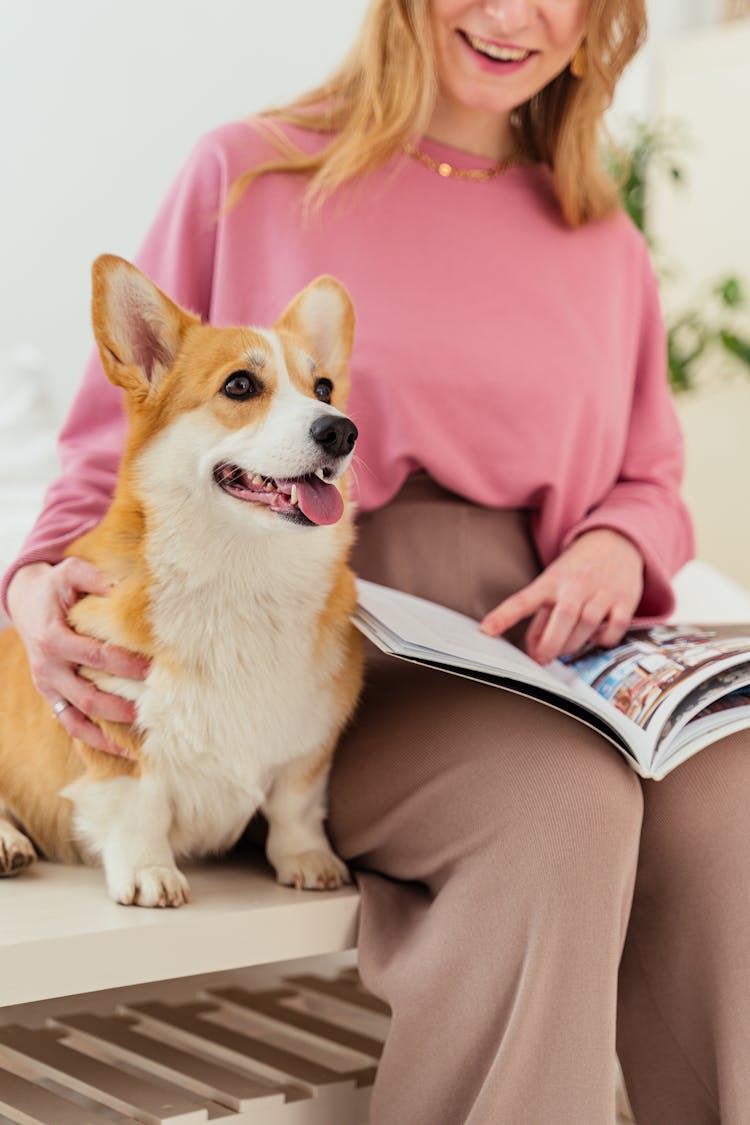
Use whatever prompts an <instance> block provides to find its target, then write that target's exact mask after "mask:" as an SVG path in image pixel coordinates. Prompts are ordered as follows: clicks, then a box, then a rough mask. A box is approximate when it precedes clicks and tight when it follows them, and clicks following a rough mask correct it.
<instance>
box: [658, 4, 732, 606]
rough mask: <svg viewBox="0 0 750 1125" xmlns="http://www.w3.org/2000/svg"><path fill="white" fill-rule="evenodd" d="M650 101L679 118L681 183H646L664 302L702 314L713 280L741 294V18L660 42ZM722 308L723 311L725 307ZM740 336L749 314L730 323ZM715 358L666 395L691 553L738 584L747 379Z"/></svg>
mask: <svg viewBox="0 0 750 1125" xmlns="http://www.w3.org/2000/svg"><path fill="white" fill-rule="evenodd" d="M657 62H658V65H657V72H656V78H657V81H656V85H655V97H654V105H655V108H656V110H657V112H659V113H660V114H662V115H664V116H666V117H670V118H674V117H679V118H681V119H682V120H683V121H685V123H686V126H687V129H688V131H689V135H690V144H689V147H688V148H687V149H686V151H685V153H684V156H683V158H682V162H683V164H684V168H685V172H686V177H687V185H686V188H685V190H680V191H676V190H674V189H672V188H671V187H670V186H669V184H668V183H667V182H666V181H664V180H661V179H660V180H659V181H658V182H655V183H654V191H653V203H652V205H653V225H654V230H655V233H656V234H657V235H658V237H659V241H660V243H661V245H662V247H663V250H664V252H665V254H666V256H667V257H668V258H669V260H670V261H672V262H674V263H676V264H678V266H679V273H678V276H677V277H676V279H675V283H674V284H672V285H670V286H668V287H666V288H665V290H664V299H665V304H666V307H667V310H668V311H670V310H672V309H674V310H679V309H684V308H688V307H695V306H696V305H697V306H698V307H699V308H701V309H702V310H703V311H704V313H705V312H706V311H708V315H709V317H711V315H712V313H711V309H710V304H709V305H707V304H706V301H705V298H704V297H703V296H702V294H703V293H705V291H706V289H707V288H708V286H709V285H710V284H711V283H712V282H713V281H715V279H716V278H717V277H720V276H722V275H725V274H727V273H736V274H739V275H740V277H742V278H743V279H744V281H745V285H746V289H747V290H748V296H749V297H750V222H749V221H748V204H749V202H750V145H749V144H748V140H749V139H750V128H749V127H748V123H747V112H748V107H750V19H748V20H738V21H736V22H734V23H730V24H723V25H721V26H717V27H712V28H704V29H693V30H691V31H688V32H685V33H684V34H682V35H680V36H677V37H675V38H673V39H671V40H669V41H668V42H665V43H664V44H663V45H662V47H661V50H660V51H659V52H658V56H657ZM725 315H726V314H725ZM739 326H741V328H742V331H743V334H744V335H745V337H746V338H748V337H750V312H748V311H746V312H745V314H744V318H743V319H742V321H741V322H740V325H739ZM729 370H730V369H729V366H728V365H726V364H723V363H721V362H720V361H719V360H718V359H714V361H713V362H712V363H711V364H710V365H707V366H706V368H705V370H704V372H703V373H702V384H703V385H702V386H701V387H700V389H699V390H698V391H696V392H694V393H691V394H690V395H688V396H685V397H684V398H683V399H680V400H678V402H679V410H680V415H681V419H682V423H683V427H684V429H685V434H686V438H687V451H688V463H687V478H686V488H685V495H686V498H687V500H688V504H689V506H690V508H691V510H692V512H693V515H694V518H695V523H696V530H697V538H698V550H699V553H700V555H701V556H702V557H703V558H705V559H706V560H708V561H710V562H712V563H714V564H715V565H716V566H719V567H720V568H722V569H723V570H725V571H727V572H728V573H730V574H731V575H732V576H733V577H735V578H737V579H738V580H739V581H740V582H744V583H745V585H748V586H750V529H749V527H748V520H747V516H746V511H747V480H748V478H749V477H750V443H749V442H748V438H747V435H748V430H749V429H750V377H749V375H748V372H747V369H745V371H744V373H742V374H740V372H739V369H736V370H737V375H736V376H735V377H734V378H733V379H732V380H729V379H728V378H727V376H728V374H729Z"/></svg>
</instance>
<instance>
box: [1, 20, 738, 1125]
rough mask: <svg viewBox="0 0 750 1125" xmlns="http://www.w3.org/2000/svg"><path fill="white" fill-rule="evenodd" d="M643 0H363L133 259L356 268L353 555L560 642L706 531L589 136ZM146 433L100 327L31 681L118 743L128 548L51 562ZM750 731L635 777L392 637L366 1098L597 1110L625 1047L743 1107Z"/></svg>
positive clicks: (229, 131) (200, 163) (435, 1118)
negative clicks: (109, 634) (119, 634)
mask: <svg viewBox="0 0 750 1125" xmlns="http://www.w3.org/2000/svg"><path fill="white" fill-rule="evenodd" d="M644 26H645V18H644V11H643V3H642V0H588V2H587V0H537V2H533V3H532V2H527V0H496V2H489V0H488V2H486V3H485V2H477V0H373V2H372V4H371V6H370V10H369V12H368V16H367V19H366V22H365V26H364V28H363V31H362V35H361V37H360V39H359V41H358V43H357V44H356V45H355V48H354V50H353V52H352V54H351V55H350V56H349V58H348V59H347V60H346V62H345V63H344V65H343V66H342V68H341V70H340V71H339V73H338V74H337V75H336V76H334V78H333V79H332V80H331V82H330V83H328V84H327V85H326V86H324V87H323V88H321V89H319V90H316V91H313V92H312V93H311V94H310V95H309V96H308V97H306V98H304V99H302V100H301V101H300V102H299V103H297V104H296V105H295V106H293V107H290V108H287V110H285V111H280V112H278V113H277V114H276V115H274V116H273V117H272V118H267V119H265V125H264V126H263V127H261V126H260V125H258V123H257V122H256V123H237V124H234V125H230V126H226V127H224V128H223V129H220V130H217V131H216V132H214V133H212V134H210V135H209V136H208V137H205V138H203V139H202V140H201V141H200V142H199V144H198V145H197V147H196V149H195V151H194V152H193V154H192V155H191V157H190V158H189V160H188V162H187V164H186V165H185V167H184V168H183V170H182V172H181V174H180V176H179V177H178V179H177V181H176V183H175V185H174V187H173V189H172V191H171V192H170V194H169V196H168V198H167V200H166V201H165V203H164V205H163V207H162V210H161V211H160V213H159V215H158V216H157V218H156V221H155V223H154V225H153V227H152V228H151V231H150V233H149V235H148V236H147V238H146V241H145V243H144V245H143V247H142V249H141V252H140V254H139V256H138V258H137V261H138V263H139V265H140V266H141V267H142V268H143V269H144V270H145V271H146V272H147V273H148V274H150V276H152V277H153V278H154V279H155V281H156V282H157V283H158V284H159V285H161V286H162V288H164V289H165V290H166V291H167V292H169V293H170V294H171V295H172V296H173V297H175V298H176V299H177V300H178V301H180V302H181V303H182V304H184V305H187V306H189V307H192V308H193V309H195V310H197V311H199V312H200V313H202V314H203V315H204V316H206V317H210V318H212V319H213V320H214V321H216V322H218V323H220V322H236V323H243V322H244V323H253V322H254V323H266V322H270V321H272V320H273V319H274V318H275V316H276V315H277V314H278V312H279V311H280V310H281V309H282V308H283V307H284V305H285V303H286V301H287V299H288V297H289V295H290V294H292V293H294V292H295V291H297V290H298V289H299V288H301V287H302V285H304V284H305V283H306V282H307V281H309V280H310V278H311V277H313V276H314V275H315V274H318V273H322V272H330V273H333V274H335V275H336V276H338V277H340V278H341V279H342V280H343V281H344V283H345V284H346V285H347V286H348V288H349V289H350V291H351V292H352V295H353V297H354V300H355V305H356V307H357V311H358V330H357V343H356V347H355V355H354V361H353V366H352V383H353V393H352V398H351V402H350V413H351V415H352V416H353V417H354V419H355V421H356V422H357V425H358V426H359V428H360V432H361V434H362V438H361V442H360V446H359V455H360V465H359V469H358V482H357V485H358V498H359V504H360V512H361V517H360V535H359V542H358V546H357V550H356V555H355V559H354V565H355V567H356V569H357V570H358V571H359V572H360V573H361V574H362V575H364V576H365V577H370V578H373V579H376V580H380V581H384V582H388V583H390V584H392V585H395V586H399V587H401V588H402V589H406V590H409V591H412V592H415V593H418V594H423V595H425V596H427V597H432V598H434V599H435V600H438V601H441V602H444V603H446V604H448V605H451V606H453V607H455V608H458V609H461V610H463V611H464V612H466V613H469V614H472V615H473V616H475V617H476V618H477V619H478V620H480V621H481V622H482V627H483V628H484V629H485V631H487V632H490V633H493V634H498V633H500V632H503V631H505V630H507V629H509V628H514V627H518V626H519V625H520V623H521V622H522V621H525V620H527V619H529V620H530V623H529V626H528V631H527V632H526V634H525V643H526V646H527V648H528V651H529V652H530V654H531V655H532V656H533V657H534V658H535V659H537V660H539V661H541V662H544V661H547V660H549V659H551V658H552V657H554V656H556V655H558V654H560V653H562V652H566V651H572V650H574V649H576V648H578V647H579V646H581V645H582V644H584V643H585V642H587V641H589V640H594V641H601V642H603V643H605V644H613V643H615V642H616V641H617V640H618V638H619V637H620V636H621V635H622V633H623V631H624V629H625V628H626V627H627V625H628V624H629V623H630V621H631V619H632V617H633V615H634V614H642V615H646V614H647V615H659V614H664V613H667V612H668V611H669V610H670V608H671V606H672V596H671V592H670V587H669V578H670V576H671V574H672V573H674V571H675V570H676V569H677V567H678V566H679V565H681V564H682V562H683V561H685V560H686V559H687V558H688V557H689V554H690V552H691V549H692V539H691V532H690V526H689V521H688V518H687V515H686V513H685V510H684V508H683V506H682V503H681V501H680V498H679V493H678V489H679V481H680V476H681V471H682V444H681V439H680V435H679V432H678V429H677V425H676V422H675V418H674V415H673V412H672V408H671V404H670V401H669V396H668V392H667V387H666V381H665V378H664V339H663V334H662V327H661V321H660V317H659V310H658V300H657V295H656V287H655V283H654V278H653V274H652V272H651V268H650V266H649V263H648V257H647V253H646V250H645V247H644V245H643V243H642V241H641V239H640V237H639V236H638V235H637V233H636V232H635V231H634V229H633V228H632V227H631V226H630V224H629V223H628V222H627V220H626V219H625V218H624V216H623V215H622V214H621V213H620V212H619V211H618V208H617V203H616V193H615V190H614V187H613V185H612V184H611V183H610V182H609V181H608V180H607V178H606V176H605V175H604V174H603V172H602V171H601V170H600V168H599V164H598V159H597V138H598V130H599V126H600V122H601V116H602V113H603V111H604V109H605V107H606V105H607V104H608V103H609V101H610V99H611V95H612V91H613V89H614V86H615V84H616V81H617V79H618V77H619V75H620V73H621V72H622V70H623V68H624V66H625V65H626V63H627V62H628V60H629V59H630V57H631V56H632V54H633V53H634V51H635V50H636V48H637V46H638V45H639V43H640V41H641V39H642V36H643V33H644ZM121 440H122V416H121V412H120V406H119V401H118V399H117V397H116V392H115V391H114V390H113V389H112V388H110V387H109V385H108V384H106V382H105V381H104V379H103V378H102V376H101V373H100V372H99V369H98V364H97V361H96V360H92V362H91V364H90V366H89V369H88V371H87V373H86V376H85V379H84V384H83V386H82V389H81V391H80V393H79V395H78V397H77V399H76V401H75V403H74V405H73V408H72V411H71V414H70V417H69V419H68V422H67V424H66V427H65V429H64V431H63V434H62V438H61V453H62V457H63V461H64V465H65V469H66V471H65V473H64V475H63V477H62V478H61V479H60V480H59V481H58V482H56V483H55V484H54V485H53V486H52V488H51V490H50V493H49V496H48V500H47V505H46V508H45V511H44V513H43V514H42V516H41V517H40V520H39V522H38V524H37V526H36V529H35V531H34V532H33V534H32V536H31V537H30V539H29V541H28V543H27V545H26V547H25V548H24V551H23V553H22V555H21V557H20V559H19V560H18V561H17V563H16V564H15V566H14V568H13V569H12V571H11V574H10V575H9V579H10V585H9V587H8V604H9V607H10V611H11V615H12V617H13V620H14V622H15V623H16V625H17V627H18V629H19V630H20V632H21V634H22V636H23V637H24V639H25V642H26V645H27V648H28V651H29V656H30V660H31V665H32V668H33V670H34V675H35V680H36V683H37V686H38V687H39V688H40V690H41V691H42V692H43V693H44V694H45V696H46V697H47V698H48V699H49V700H50V702H51V703H58V704H59V705H60V706H61V705H62V703H67V704H68V706H66V707H64V708H62V710H61V713H60V721H61V722H62V723H63V724H64V726H65V727H66V729H67V730H69V731H70V732H71V733H73V734H75V735H78V736H80V737H83V738H85V739H86V740H87V741H89V742H90V743H91V744H93V745H96V746H98V747H100V748H101V749H102V750H107V749H109V750H112V749H113V748H112V747H110V746H108V745H107V743H106V742H105V740H104V739H103V736H102V735H101V732H100V731H99V730H98V728H96V727H95V726H93V725H92V724H91V722H90V717H91V716H99V717H102V718H112V719H116V720H118V719H119V720H123V719H128V718H131V717H132V713H131V712H130V710H129V705H128V704H127V703H125V702H123V701H122V700H117V699H114V698H113V697H110V696H105V695H102V694H101V693H99V692H96V691H95V690H94V689H93V688H91V686H90V685H86V684H84V683H83V682H82V681H81V680H80V679H79V678H78V677H77V675H76V666H77V665H79V664H82V663H83V664H89V665H94V666H101V667H106V668H108V669H109V670H110V671H112V672H113V673H115V674H118V675H127V676H131V677H133V678H138V677H142V676H143V675H144V674H145V669H144V667H143V663H142V661H141V660H140V659H139V658H138V657H136V656H133V655H132V654H127V653H123V652H117V651H111V650H108V651H106V652H105V651H104V650H103V649H102V648H101V647H100V646H99V645H97V644H95V643H94V642H92V641H89V640H88V639H84V638H79V637H75V636H74V635H73V634H71V632H70V631H69V630H68V629H67V627H66V626H65V623H64V613H65V609H66V608H67V607H68V606H69V605H70V604H71V602H72V601H73V600H74V599H75V598H76V597H77V596H79V595H80V594H81V593H84V592H89V591H95V592H100V591H101V590H102V579H101V578H100V576H98V575H97V574H96V573H94V572H92V570H91V568H89V567H88V566H86V565H85V564H83V563H82V562H81V561H80V560H74V559H71V560H66V561H64V562H60V561H59V560H60V558H61V554H62V551H63V549H64V546H65V544H66V543H68V542H70V541H71V540H72V538H73V537H74V536H75V535H77V534H79V533H80V532H81V531H82V530H84V528H86V527H88V526H90V525H91V524H92V523H94V522H95V521H96V520H97V519H98V518H100V516H101V514H102V513H103V511H104V509H105V507H106V504H107V502H108V500H109V497H110V495H111V490H112V484H113V479H114V474H115V472H116V468H117V460H118V455H119V449H120V444H121ZM58 710H60V707H58ZM745 742H746V739H745V738H743V737H742V736H735V737H733V738H731V739H727V740H725V741H724V742H723V743H719V744H717V745H715V746H714V747H712V749H711V752H710V753H705V754H701V755H699V756H698V757H696V758H693V759H691V760H690V761H689V762H687V763H686V764H685V765H683V766H682V767H681V768H680V769H679V770H677V771H675V772H674V773H673V774H670V776H669V777H668V778H667V779H666V780H665V781H662V782H660V783H659V784H658V785H656V784H654V783H642V782H641V781H640V780H639V779H638V778H637V776H636V775H635V774H634V773H633V772H631V771H630V770H629V769H628V767H627V766H626V765H625V764H624V763H623V762H622V761H621V759H620V758H619V756H618V755H617V754H616V753H615V752H614V751H613V750H612V749H611V747H609V745H608V744H606V743H605V742H604V741H603V740H602V739H601V738H600V737H599V736H598V735H596V734H595V733H594V732H593V731H590V730H588V728H586V727H583V726H581V725H580V724H578V723H575V722H573V721H572V720H570V719H568V718H567V717H565V716H562V715H559V714H557V713H556V712H554V711H552V710H550V709H547V708H544V707H541V706H539V705H538V704H536V703H534V702H531V701H528V700H525V699H523V698H520V697H516V696H514V695H511V694H508V693H505V692H500V691H490V690H488V689H487V688H485V687H482V686H480V685H476V684H473V683H470V682H467V681H463V680H459V679H456V678H454V677H450V676H445V675H443V674H441V673H435V672H432V671H429V670H423V669H418V668H412V667H406V666H404V665H403V664H401V663H400V662H395V661H389V660H388V659H386V658H381V657H378V656H376V655H374V654H371V656H370V663H369V670H368V677H367V687H366V691H365V695H364V698H363V700H362V704H361V707H360V710H359V713H358V716H357V719H356V721H355V723H354V724H353V726H352V728H351V729H350V730H349V731H348V732H347V734H346V736H345V738H344V739H343V742H342V745H341V747H340V749H339V751H338V754H337V758H336V762H335V765H334V769H333V772H332V777H331V794H330V816H329V827H330V832H331V836H332V840H333V842H334V845H335V846H336V848H337V849H338V851H339V853H340V854H341V855H342V856H343V857H344V858H345V859H346V860H347V861H348V862H349V863H350V864H351V865H352V868H353V869H354V870H355V871H356V873H357V880H358V883H359V886H360V888H361V892H362V916H361V928H360V935H359V952H360V969H361V973H362V976H363V979H364V982H365V984H366V985H367V986H368V987H369V988H370V989H372V991H373V992H375V993H376V994H378V995H380V996H382V997H383V998H384V999H385V1000H387V1001H388V1003H389V1004H390V1005H391V1007H392V1009H393V1020H392V1026H391V1031H390V1034H389V1038H388V1042H387V1044H386V1048H385V1051H384V1055H383V1059H382V1062H381V1065H380V1068H379V1073H378V1079H377V1082H376V1086H375V1090H374V1094H373V1115H372V1120H373V1122H374V1125H459V1123H466V1125H506V1123H507V1125H517V1123H520V1122H529V1123H530V1125H547V1123H549V1125H551V1123H552V1122H557V1121H560V1122H571V1123H573V1122H574V1123H576V1125H599V1123H602V1125H604V1123H610V1122H611V1121H612V1119H613V1115H614V1108H613V1101H614V1097H613V1090H614V1060H615V1047H616V1046H617V1050H618V1052H619V1054H620V1058H621V1061H622V1064H623V1068H624V1070H625V1075H626V1080H627V1083H628V1088H629V1091H630V1094H631V1099H632V1101H633V1104H634V1108H635V1111H636V1114H637V1116H638V1121H639V1125H664V1123H665V1122H670V1123H671V1122H675V1123H676V1122H679V1123H680V1125H704V1123H709V1122H712V1123H713V1122H718V1121H719V1120H721V1121H723V1122H732V1123H740V1122H743V1123H745V1122H747V1121H748V1120H750V1078H749V1077H748V1068H747V1066H746V1065H745V1064H746V1045H747V1043H748V1041H749V1040H748V1036H749V1035H750V1026H749V1024H748V1020H749V1016H748V1013H749V1012H750V1003H748V1000H750V996H749V995H748V992H749V989H748V984H749V982H750V962H749V961H748V955H747V950H746V946H745V944H744V937H743V934H744V933H746V932H747V931H748V929H749V928H750V906H749V905H748V902H747V896H746V895H745V896H744V897H743V895H742V888H743V887H744V885H745V878H746V877H745V871H746V870H747V864H748V860H749V859H750V854H749V852H750V848H749V847H748V842H747V833H746V831H745V829H744V821H745V816H744V808H743V809H742V812H741V800H742V797H741V795H742V793H743V790H746V788H747V785H748V782H749V781H750V755H748V754H747V747H746V746H745ZM704 826H705V828H706V831H705V832H704V831H703V829H704ZM696 845H697V846H696ZM634 888H635V892H634ZM631 907H632V909H631ZM621 957H622V963H621V964H620V962H621ZM618 966H619V999H618ZM616 1034H617V1042H615V1040H616ZM720 1115H721V1116H720Z"/></svg>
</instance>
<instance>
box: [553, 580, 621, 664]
mask: <svg viewBox="0 0 750 1125" xmlns="http://www.w3.org/2000/svg"><path fill="white" fill-rule="evenodd" d="M610 606H611V597H610V596H609V595H608V594H606V593H599V594H596V595H595V596H594V597H593V598H591V599H590V600H589V601H588V602H586V604H585V605H584V606H583V608H582V609H581V615H580V617H579V618H578V624H577V625H576V627H575V628H574V629H573V632H572V633H571V634H570V637H569V638H568V640H567V642H566V643H567V647H566V648H565V649H564V650H563V652H564V653H566V654H567V653H576V652H579V651H580V649H582V648H583V647H584V645H587V644H589V643H591V642H593V641H594V638H595V637H596V635H597V633H598V630H599V629H600V627H601V625H602V623H603V622H604V621H605V620H606V618H607V614H608V613H609V610H610ZM595 643H596V644H598V643H599V642H598V641H596V642H595Z"/></svg>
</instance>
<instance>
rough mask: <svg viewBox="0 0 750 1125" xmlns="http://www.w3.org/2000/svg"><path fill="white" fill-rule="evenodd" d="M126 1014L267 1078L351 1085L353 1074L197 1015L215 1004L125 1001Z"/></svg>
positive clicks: (311, 1087) (310, 1085) (314, 1087)
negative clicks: (249, 1066)
mask: <svg viewBox="0 0 750 1125" xmlns="http://www.w3.org/2000/svg"><path fill="white" fill-rule="evenodd" d="M121 1010H122V1011H124V1012H125V1013H126V1014H128V1015H135V1016H139V1017H141V1018H146V1019H148V1020H150V1021H153V1023H154V1024H155V1025H157V1026H158V1025H159V1024H164V1025H166V1026H167V1027H169V1028H171V1029H172V1030H173V1031H175V1032H177V1033H178V1034H179V1035H180V1036H181V1037H184V1039H185V1041H187V1042H191V1043H194V1044H195V1045H197V1046H198V1048H199V1049H202V1050H204V1051H209V1052H211V1054H213V1055H214V1056H216V1057H219V1058H223V1059H225V1060H227V1061H230V1062H232V1063H235V1064H237V1063H239V1065H247V1064H248V1063H249V1064H250V1065H251V1066H252V1067H254V1068H256V1069H257V1070H258V1072H259V1073H261V1074H264V1075H265V1076H267V1077H269V1078H271V1080H275V1079H281V1080H282V1081H283V1080H284V1079H285V1078H289V1077H291V1078H293V1079H296V1080H297V1081H298V1082H300V1083H302V1084H303V1085H304V1086H305V1087H306V1088H307V1089H308V1091H309V1092H310V1093H313V1094H318V1093H319V1092H320V1091H321V1090H323V1089H325V1088H326V1087H333V1086H349V1087H352V1086H353V1085H354V1080H355V1079H354V1076H342V1075H341V1074H339V1073H338V1072H337V1071H335V1070H331V1069H330V1068H329V1067H326V1066H321V1065H320V1064H319V1063H315V1062H311V1061H310V1060H309V1059H305V1058H303V1057H302V1056H300V1055H296V1054H294V1053H293V1052H292V1051H287V1050H284V1049H283V1048H281V1047H275V1046H271V1045H270V1044H268V1043H265V1042H264V1041H263V1040H262V1039H258V1038H257V1037H256V1036H253V1035H245V1034H242V1033H241V1032H238V1031H234V1030H232V1029H230V1028H227V1027H222V1026H221V1024H218V1023H214V1022H212V1021H210V1020H205V1019H201V1016H203V1015H206V1014H208V1013H211V1012H214V1013H215V1012H216V1011H217V1010H218V1009H217V1007H216V1005H215V1004H178V1005H174V1006H171V1005H168V1004H161V1003H158V1002H157V1003H141V1004H128V1005H125V1006H123V1008H122V1009H121Z"/></svg>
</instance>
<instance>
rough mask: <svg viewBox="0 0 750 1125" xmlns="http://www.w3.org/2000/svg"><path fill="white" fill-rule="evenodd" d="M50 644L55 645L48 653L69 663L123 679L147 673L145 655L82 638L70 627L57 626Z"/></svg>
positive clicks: (142, 676)
mask: <svg viewBox="0 0 750 1125" xmlns="http://www.w3.org/2000/svg"><path fill="white" fill-rule="evenodd" d="M47 643H48V646H54V649H53V651H50V652H49V653H48V655H50V656H53V657H55V658H57V659H58V660H62V661H65V662H66V663H68V664H75V665H76V666H78V667H83V668H93V669H95V670H96V671H101V672H106V673H107V674H108V675H110V676H121V677H122V678H123V679H124V680H145V678H146V676H147V675H148V670H149V667H150V662H149V661H148V659H147V658H146V657H145V656H140V655H138V653H135V652H128V651H127V649H124V648H118V647H117V646H116V645H108V644H104V643H103V642H102V641H97V640H95V639H94V638H93V637H83V636H81V635H80V634H79V633H75V632H74V631H73V630H72V629H69V628H68V627H67V626H61V627H60V628H59V629H56V630H55V631H54V633H53V634H52V636H51V637H50V638H49V640H48V642H47Z"/></svg>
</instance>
